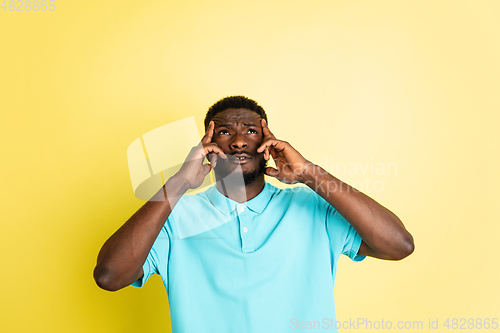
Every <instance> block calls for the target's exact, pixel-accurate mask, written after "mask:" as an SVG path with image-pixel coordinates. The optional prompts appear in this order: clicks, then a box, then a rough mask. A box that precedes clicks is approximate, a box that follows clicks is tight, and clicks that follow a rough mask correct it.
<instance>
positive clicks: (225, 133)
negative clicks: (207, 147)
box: [217, 129, 229, 135]
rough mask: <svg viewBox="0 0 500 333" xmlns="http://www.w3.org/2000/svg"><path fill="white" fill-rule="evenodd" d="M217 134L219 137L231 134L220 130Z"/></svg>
mask: <svg viewBox="0 0 500 333" xmlns="http://www.w3.org/2000/svg"><path fill="white" fill-rule="evenodd" d="M217 134H219V135H227V134H229V131H228V130H226V129H223V130H220V131H219V132H217Z"/></svg>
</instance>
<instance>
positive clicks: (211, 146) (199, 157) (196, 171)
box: [176, 121, 227, 189]
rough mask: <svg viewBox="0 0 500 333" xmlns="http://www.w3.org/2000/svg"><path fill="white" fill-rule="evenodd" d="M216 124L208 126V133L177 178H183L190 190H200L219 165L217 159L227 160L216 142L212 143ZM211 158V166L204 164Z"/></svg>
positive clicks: (188, 157)
mask: <svg viewBox="0 0 500 333" xmlns="http://www.w3.org/2000/svg"><path fill="white" fill-rule="evenodd" d="M214 128H215V124H214V122H213V121H211V122H210V124H209V125H208V129H207V132H206V133H205V135H204V136H203V138H202V139H201V142H200V144H199V145H197V146H196V147H193V149H191V151H190V152H189V155H188V156H187V158H186V160H185V161H184V164H183V165H182V167H181V169H180V170H179V172H177V174H176V177H182V178H183V179H184V181H185V182H186V184H187V186H188V187H189V188H190V189H195V188H198V187H199V186H200V185H201V184H202V183H203V180H204V179H205V176H206V175H208V173H209V172H210V170H211V169H212V167H215V165H216V164H217V157H218V156H220V157H221V158H223V159H227V156H226V154H224V152H223V151H222V149H221V148H220V147H218V146H217V144H216V143H215V142H212V137H213V135H214ZM207 155H208V156H209V160H210V163H211V164H203V162H204V160H205V157H206V156H207Z"/></svg>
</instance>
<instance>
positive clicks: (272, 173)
mask: <svg viewBox="0 0 500 333" xmlns="http://www.w3.org/2000/svg"><path fill="white" fill-rule="evenodd" d="M279 173H280V172H279V171H278V169H275V168H272V167H267V168H266V175H268V176H271V177H274V178H277V177H278V175H279Z"/></svg>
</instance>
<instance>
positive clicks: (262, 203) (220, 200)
mask: <svg viewBox="0 0 500 333" xmlns="http://www.w3.org/2000/svg"><path fill="white" fill-rule="evenodd" d="M272 189H273V186H272V185H271V184H269V183H267V182H265V183H264V188H263V189H262V191H261V192H260V193H259V194H257V196H256V197H254V198H253V199H251V200H249V201H247V202H243V203H241V204H240V203H238V202H236V201H234V200H231V199H229V198H227V197H225V196H224V195H223V194H222V193H220V192H219V191H218V190H217V186H216V185H215V184H214V185H213V186H212V187H210V188H209V189H208V190H207V196H208V198H209V199H210V201H211V202H212V204H213V205H214V206H215V208H217V209H218V210H219V211H220V212H221V213H223V214H225V215H227V214H230V213H231V212H232V211H234V210H235V209H236V207H237V206H238V205H245V206H247V207H248V208H249V209H250V210H251V211H253V212H255V213H257V214H261V213H262V211H264V209H265V208H266V206H267V204H268V203H269V200H270V199H271V195H272V193H273V190H272Z"/></svg>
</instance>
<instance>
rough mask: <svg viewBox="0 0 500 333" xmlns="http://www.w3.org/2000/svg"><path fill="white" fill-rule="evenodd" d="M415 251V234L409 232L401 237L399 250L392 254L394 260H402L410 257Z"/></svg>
mask: <svg viewBox="0 0 500 333" xmlns="http://www.w3.org/2000/svg"><path fill="white" fill-rule="evenodd" d="M413 251H415V243H414V241H413V236H412V235H411V234H410V233H409V232H407V233H406V235H404V236H403V237H401V239H400V241H399V243H398V246H397V250H396V251H395V252H394V253H393V255H392V258H391V259H392V260H402V259H404V258H406V257H408V256H409V255H410V254H412V253H413Z"/></svg>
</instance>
